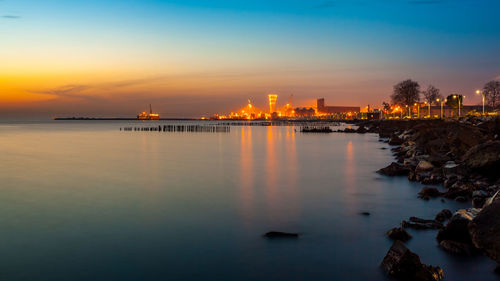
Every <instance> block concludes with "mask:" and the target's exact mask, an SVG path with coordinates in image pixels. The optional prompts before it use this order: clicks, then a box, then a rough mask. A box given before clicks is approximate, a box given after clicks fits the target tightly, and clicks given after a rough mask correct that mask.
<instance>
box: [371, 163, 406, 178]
mask: <svg viewBox="0 0 500 281" xmlns="http://www.w3.org/2000/svg"><path fill="white" fill-rule="evenodd" d="M378 173H379V174H382V175H386V176H391V177H393V176H406V175H408V174H409V173H410V170H409V169H408V168H406V167H404V166H402V165H400V164H398V163H395V162H392V163H391V164H390V165H389V166H387V167H385V168H382V169H380V170H378Z"/></svg>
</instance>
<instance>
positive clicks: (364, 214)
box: [359, 212, 370, 216]
mask: <svg viewBox="0 0 500 281" xmlns="http://www.w3.org/2000/svg"><path fill="white" fill-rule="evenodd" d="M359 214H360V215H363V216H369V215H370V212H361V213H359Z"/></svg>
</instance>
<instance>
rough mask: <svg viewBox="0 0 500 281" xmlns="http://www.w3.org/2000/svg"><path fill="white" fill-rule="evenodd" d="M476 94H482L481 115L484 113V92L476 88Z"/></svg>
mask: <svg viewBox="0 0 500 281" xmlns="http://www.w3.org/2000/svg"><path fill="white" fill-rule="evenodd" d="M476 94H477V95H479V94H480V95H481V96H483V115H484V92H483V91H481V90H476Z"/></svg>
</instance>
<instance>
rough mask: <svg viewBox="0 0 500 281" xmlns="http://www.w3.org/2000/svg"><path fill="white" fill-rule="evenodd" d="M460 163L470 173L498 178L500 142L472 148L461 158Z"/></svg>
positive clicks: (486, 143) (482, 144) (491, 142)
mask: <svg viewBox="0 0 500 281" xmlns="http://www.w3.org/2000/svg"><path fill="white" fill-rule="evenodd" d="M462 161H463V163H464V165H465V167H466V168H467V169H469V170H470V171H473V172H476V173H479V174H482V175H486V176H490V177H497V178H498V171H500V141H498V140H496V141H488V142H485V143H481V144H478V145H476V146H474V147H472V148H471V149H469V151H467V153H466V154H465V155H464V156H463V158H462Z"/></svg>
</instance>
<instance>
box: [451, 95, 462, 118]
mask: <svg viewBox="0 0 500 281" xmlns="http://www.w3.org/2000/svg"><path fill="white" fill-rule="evenodd" d="M453 98H454V99H457V100H458V118H460V115H461V111H460V107H461V102H460V96H459V95H453Z"/></svg>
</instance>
